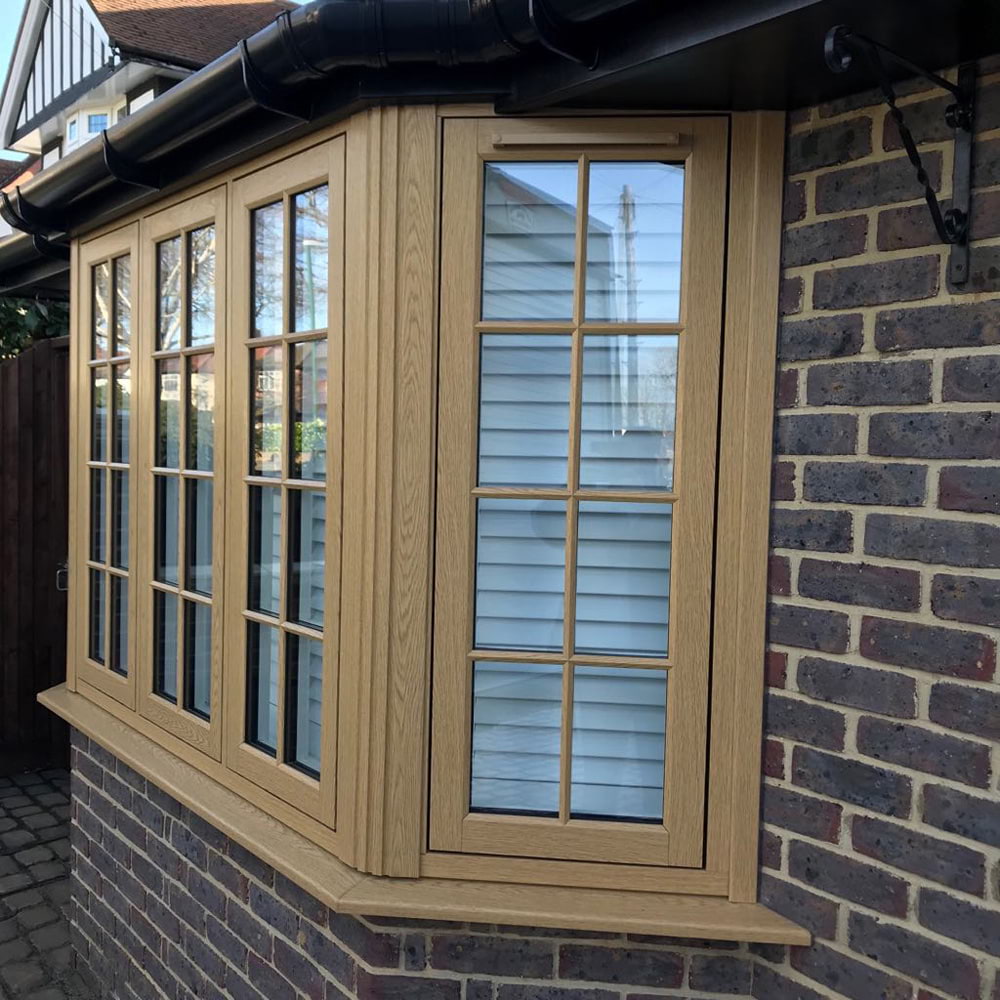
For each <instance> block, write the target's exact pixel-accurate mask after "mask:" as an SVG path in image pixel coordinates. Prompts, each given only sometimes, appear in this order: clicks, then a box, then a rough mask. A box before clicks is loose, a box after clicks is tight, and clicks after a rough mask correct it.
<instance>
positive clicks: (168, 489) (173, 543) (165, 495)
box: [153, 476, 180, 587]
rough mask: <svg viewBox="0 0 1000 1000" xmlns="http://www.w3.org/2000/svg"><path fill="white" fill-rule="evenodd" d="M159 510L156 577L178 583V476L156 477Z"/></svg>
mask: <svg viewBox="0 0 1000 1000" xmlns="http://www.w3.org/2000/svg"><path fill="white" fill-rule="evenodd" d="M154 483H155V488H154V492H155V496H156V511H155V518H156V520H155V521H154V526H155V532H154V533H155V536H156V545H155V550H156V551H155V565H154V568H153V576H154V579H156V580H159V581H160V583H169V584H172V585H173V586H175V587H176V586H177V584H178V578H177V555H178V551H177V546H178V540H177V532H178V529H179V526H180V497H179V496H178V491H179V489H180V486H179V481H178V479H177V477H176V476H154Z"/></svg>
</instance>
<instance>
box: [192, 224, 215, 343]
mask: <svg viewBox="0 0 1000 1000" xmlns="http://www.w3.org/2000/svg"><path fill="white" fill-rule="evenodd" d="M188 299H189V301H188V346H190V347H200V346H201V345H203V344H211V343H212V341H214V340H215V226H205V227H204V228H203V229H196V230H195V231H194V232H192V233H189V234H188Z"/></svg>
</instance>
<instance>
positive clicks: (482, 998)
mask: <svg viewBox="0 0 1000 1000" xmlns="http://www.w3.org/2000/svg"><path fill="white" fill-rule="evenodd" d="M465 1000H493V983H492V982H491V981H490V980H488V979H469V980H467V981H466V983H465Z"/></svg>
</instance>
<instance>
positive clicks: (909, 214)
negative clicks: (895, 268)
mask: <svg viewBox="0 0 1000 1000" xmlns="http://www.w3.org/2000/svg"><path fill="white" fill-rule="evenodd" d="M998 153H1000V150H998ZM950 207H951V200H950V199H947V198H946V199H944V200H943V201H942V203H941V208H942V210H944V211H947V209H949V208H950ZM998 235H1000V192H998V191H978V192H973V195H972V239H973V240H986V239H990V238H991V237H994V236H998ZM939 239H940V237H939V236H938V234H937V230H936V229H935V228H934V220H933V219H932V218H931V214H930V212H928V211H927V206H926V205H925V204H924V203H923V202H921V203H920V204H919V205H906V206H904V207H902V208H890V209H887V210H886V211H884V212H881V213H880V214H879V217H878V235H877V238H876V243H877V246H878V249H879V250H906V249H913V248H916V247H927V246H937V244H938V242H939Z"/></svg>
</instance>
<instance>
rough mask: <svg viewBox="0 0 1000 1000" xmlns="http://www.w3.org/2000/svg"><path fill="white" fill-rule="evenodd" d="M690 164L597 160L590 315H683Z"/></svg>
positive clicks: (650, 319)
mask: <svg viewBox="0 0 1000 1000" xmlns="http://www.w3.org/2000/svg"><path fill="white" fill-rule="evenodd" d="M683 223H684V167H683V166H679V165H676V164H670V163H592V164H591V165H590V204H589V206H588V216H587V304H586V312H587V319H588V320H590V321H591V322H598V321H600V322H606V323H654V322H660V323H676V322H677V321H678V320H679V319H680V291H681V241H682V237H683Z"/></svg>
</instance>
